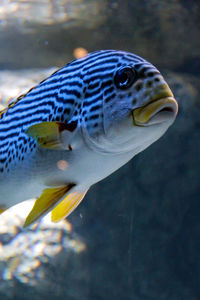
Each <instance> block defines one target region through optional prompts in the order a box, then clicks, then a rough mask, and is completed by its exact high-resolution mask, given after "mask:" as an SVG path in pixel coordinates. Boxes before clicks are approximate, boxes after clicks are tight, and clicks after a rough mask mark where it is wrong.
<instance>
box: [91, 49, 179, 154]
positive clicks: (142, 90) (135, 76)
mask: <svg viewBox="0 0 200 300" xmlns="http://www.w3.org/2000/svg"><path fill="white" fill-rule="evenodd" d="M117 58H118V60H117V62H116V63H113V68H110V69H109V70H108V71H107V70H106V62H105V65H104V69H105V71H102V72H104V76H103V74H102V75H101V78H102V83H101V90H100V92H99V95H100V97H99V100H98V103H99V104H98V105H97V104H96V107H95V108H94V106H91V108H90V112H93V111H95V109H96V111H95V116H96V118H97V119H98V122H97V121H96V123H92V122H88V123H87V122H86V123H87V124H86V123H85V128H87V134H88V135H89V139H90V142H92V144H93V146H96V147H97V148H99V149H101V150H103V151H105V152H112V153H122V152H128V151H133V152H135V153H138V152H140V151H142V150H144V149H145V148H146V147H148V146H149V145H150V144H152V143H153V142H155V141H156V140H157V139H159V138H160V137H161V136H162V135H163V134H164V133H165V131H166V130H167V129H168V128H169V126H170V125H171V124H172V123H173V122H174V120H175V118H176V115H177V111H178V105H177V102H176V100H175V98H174V95H173V93H172V91H171V89H170V88H169V86H168V84H167V82H166V81H165V79H164V78H163V76H162V75H161V73H160V72H159V71H158V69H157V68H156V67H155V66H153V65H152V64H151V63H149V62H147V61H146V60H144V59H142V58H140V57H138V56H136V55H133V54H130V53H126V52H125V53H124V52H121V55H120V54H119V53H118V56H117ZM107 66H108V64H107ZM102 70H103V69H102ZM87 101H88V100H87ZM90 112H89V113H88V115H90ZM93 116H94V115H93V114H91V116H90V117H88V118H87V121H88V120H89V121H92V120H93ZM98 116H99V118H98ZM91 124H94V127H93V130H91V129H92V127H91ZM94 129H96V130H94Z"/></svg>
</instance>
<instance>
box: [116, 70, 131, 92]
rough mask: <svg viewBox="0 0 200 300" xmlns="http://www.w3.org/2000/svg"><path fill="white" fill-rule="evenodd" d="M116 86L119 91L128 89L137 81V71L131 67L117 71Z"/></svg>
mask: <svg viewBox="0 0 200 300" xmlns="http://www.w3.org/2000/svg"><path fill="white" fill-rule="evenodd" d="M114 81H115V85H116V87H117V88H119V89H128V88H129V87H131V85H132V84H133V82H134V81H135V71H134V70H133V69H132V68H131V67H125V68H122V69H120V70H118V71H117V73H116V75H115V79H114Z"/></svg>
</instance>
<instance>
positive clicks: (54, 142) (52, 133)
mask: <svg viewBox="0 0 200 300" xmlns="http://www.w3.org/2000/svg"><path fill="white" fill-rule="evenodd" d="M62 127H63V124H62V123H59V122H42V123H38V124H35V125H33V126H31V127H29V128H28V129H27V130H26V134H28V135H29V136H31V137H32V138H34V139H35V140H36V141H37V142H38V143H39V144H40V145H41V146H42V147H44V148H48V149H63V143H62V138H61V131H62Z"/></svg>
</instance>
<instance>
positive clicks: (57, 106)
mask: <svg viewBox="0 0 200 300" xmlns="http://www.w3.org/2000/svg"><path fill="white" fill-rule="evenodd" d="M127 64H129V65H133V66H134V65H136V64H144V65H145V64H147V65H148V66H150V64H149V63H148V62H146V61H145V60H144V59H142V58H140V57H138V56H136V55H134V54H131V53H127V52H123V51H114V50H105V51H99V52H94V53H91V54H89V55H88V56H86V57H84V58H81V59H79V60H75V61H73V62H71V63H70V64H68V65H66V66H65V67H63V68H61V69H59V70H58V71H57V72H55V73H54V74H52V75H51V76H50V77H49V78H47V79H46V80H44V81H42V82H41V83H40V84H39V85H38V86H36V87H34V88H33V89H31V90H30V91H29V92H28V93H27V94H26V95H24V96H23V97H19V98H18V100H17V102H16V103H15V104H14V105H11V107H9V108H8V109H7V110H6V111H5V112H3V113H2V114H1V119H0V172H2V173H3V172H4V171H7V172H9V165H10V164H11V163H13V164H14V165H15V164H16V162H17V161H19V160H24V156H25V154H26V153H28V152H30V151H33V150H34V149H35V148H36V142H35V141H34V140H33V139H32V138H30V137H28V136H27V135H26V134H25V130H26V129H27V128H28V127H30V126H32V125H34V124H36V123H40V122H44V121H60V122H65V123H68V122H71V121H77V122H78V124H80V123H81V122H83V121H84V122H86V123H88V124H91V126H93V128H98V127H99V126H100V127H101V126H102V125H101V124H102V113H103V112H102V110H103V103H102V102H103V101H102V100H104V101H105V102H108V101H110V99H112V98H113V97H115V96H116V93H117V91H116V87H115V86H114V83H113V77H114V74H115V71H116V69H117V68H119V67H121V66H123V65H127Z"/></svg>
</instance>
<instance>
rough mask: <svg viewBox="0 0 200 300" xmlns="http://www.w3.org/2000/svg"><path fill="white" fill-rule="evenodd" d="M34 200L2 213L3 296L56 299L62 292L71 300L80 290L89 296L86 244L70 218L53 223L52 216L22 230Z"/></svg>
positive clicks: (0, 270) (0, 272)
mask: <svg viewBox="0 0 200 300" xmlns="http://www.w3.org/2000/svg"><path fill="white" fill-rule="evenodd" d="M33 203H34V200H29V201H25V202H23V203H20V204H18V205H16V206H14V207H12V208H10V209H8V210H7V211H5V212H4V213H3V214H1V216H0V278H1V283H0V296H1V299H44V298H46V297H49V295H51V297H52V298H51V299H56V297H60V294H61V292H62V293H64V294H65V295H66V296H67V297H68V298H69V299H76V297H78V295H79V293H80V292H81V294H82V295H83V299H87V298H86V296H87V287H85V282H87V278H85V276H86V274H87V266H84V268H83V269H82V267H81V266H82V265H84V264H85V261H86V260H85V259H86V258H87V255H86V252H85V250H86V245H85V244H84V243H83V241H81V240H80V238H79V236H78V235H77V234H76V233H75V232H74V231H73V230H72V225H71V224H70V223H69V222H68V221H61V222H59V223H52V222H51V220H50V215H47V216H46V217H45V218H43V219H42V220H41V221H40V222H39V223H37V224H35V225H33V226H30V227H29V228H28V229H23V228H22V225H23V222H24V219H25V216H26V215H27V211H30V210H31V208H32V206H33ZM81 269H82V271H81ZM55 275H56V277H55ZM76 284H77V285H79V289H78V292H77V290H74V286H75V285H76ZM24 295H26V296H24ZM57 299H58V298H57Z"/></svg>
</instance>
